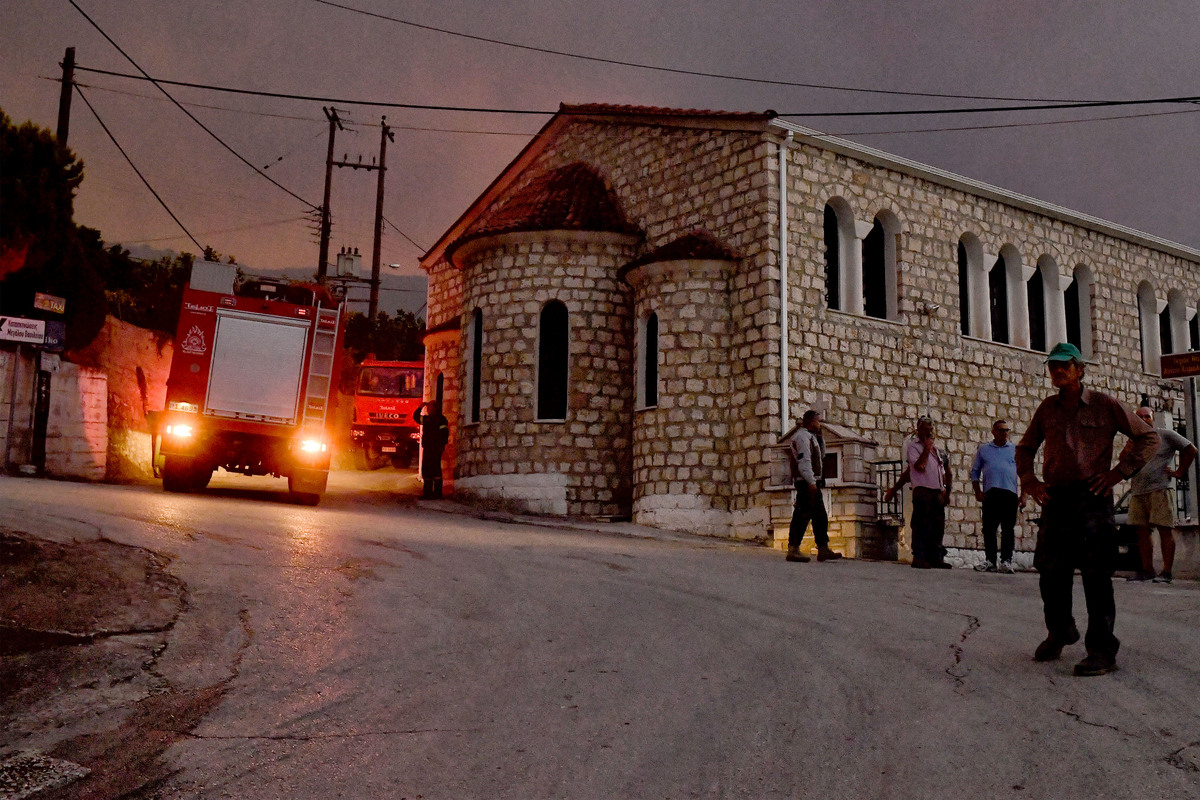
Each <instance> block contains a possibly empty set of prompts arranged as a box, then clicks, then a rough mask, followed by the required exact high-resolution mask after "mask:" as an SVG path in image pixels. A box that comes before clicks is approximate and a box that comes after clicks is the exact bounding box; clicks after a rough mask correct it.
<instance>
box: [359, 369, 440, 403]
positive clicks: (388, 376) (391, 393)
mask: <svg viewBox="0 0 1200 800" xmlns="http://www.w3.org/2000/svg"><path fill="white" fill-rule="evenodd" d="M424 392H425V376H424V373H423V372H422V371H421V370H419V369H398V368H396V367H363V369H362V372H361V373H359V376H358V394H360V395H366V396H368V397H421V396H422V395H423V394H424Z"/></svg>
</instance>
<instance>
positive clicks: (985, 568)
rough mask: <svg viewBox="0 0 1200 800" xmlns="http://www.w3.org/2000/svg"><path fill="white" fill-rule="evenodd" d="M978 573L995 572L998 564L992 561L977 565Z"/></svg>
mask: <svg viewBox="0 0 1200 800" xmlns="http://www.w3.org/2000/svg"><path fill="white" fill-rule="evenodd" d="M975 571H976V572H995V571H996V564H995V563H994V562H991V561H983V562H981V563H979V564H976V565H975Z"/></svg>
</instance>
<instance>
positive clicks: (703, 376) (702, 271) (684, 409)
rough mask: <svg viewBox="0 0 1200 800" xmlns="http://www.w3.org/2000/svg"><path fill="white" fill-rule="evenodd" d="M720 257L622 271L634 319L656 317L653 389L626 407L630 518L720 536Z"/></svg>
mask: <svg viewBox="0 0 1200 800" xmlns="http://www.w3.org/2000/svg"><path fill="white" fill-rule="evenodd" d="M733 268H734V264H733V263H732V262H730V261H713V260H703V261H691V260H689V261H667V262H658V263H651V264H646V265H643V266H639V267H637V268H635V269H633V270H631V271H630V272H629V273H628V274H627V276H626V280H627V281H628V282H629V283H630V284H631V285H632V286H633V287H634V319H635V320H636V321H637V324H638V325H643V324H644V321H645V319H646V318H647V317H648V316H649V315H650V313H651V312H653V313H654V314H655V315H656V318H657V321H658V347H657V351H656V352H655V353H654V354H653V356H654V357H655V358H656V359H657V362H658V387H659V394H658V398H657V400H656V402H655V403H654V404H653V405H652V406H651V407H647V408H643V409H639V410H638V411H637V412H636V424H635V425H634V428H633V487H634V503H633V510H634V519H636V520H637V521H638V522H639V523H640V524H644V525H653V526H658V527H664V528H678V529H683V530H689V531H693V532H696V533H707V534H719V535H728V533H729V529H730V523H731V520H730V518H729V505H730V499H731V498H730V484H729V394H730V372H731V364H730V355H729V341H730V304H729V274H730V272H731V270H732V269H733Z"/></svg>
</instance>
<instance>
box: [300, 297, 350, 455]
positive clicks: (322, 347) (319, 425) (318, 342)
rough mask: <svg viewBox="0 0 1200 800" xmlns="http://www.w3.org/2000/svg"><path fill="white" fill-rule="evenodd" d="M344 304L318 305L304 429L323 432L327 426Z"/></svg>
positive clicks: (306, 394)
mask: <svg viewBox="0 0 1200 800" xmlns="http://www.w3.org/2000/svg"><path fill="white" fill-rule="evenodd" d="M341 318H342V312H341V306H338V307H337V308H318V309H317V329H316V331H315V332H314V334H313V345H312V359H311V361H310V364H309V370H308V388H307V389H306V390H305V396H304V429H305V430H306V431H309V432H310V433H314V434H316V433H320V432H321V431H322V430H323V429H324V428H325V414H326V412H327V408H326V406H327V405H328V402H329V389H330V382H331V381H332V380H333V364H334V356H335V355H336V353H335V352H334V350H335V348H336V347H337V335H338V325H339V324H340V322H341Z"/></svg>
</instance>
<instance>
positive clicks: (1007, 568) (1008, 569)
mask: <svg viewBox="0 0 1200 800" xmlns="http://www.w3.org/2000/svg"><path fill="white" fill-rule="evenodd" d="M1000 571H1001V572H1002V573H1004V574H1005V575H1012V574H1013V573H1015V572H1016V570H1015V569H1013V565H1012V562H1011V561H1001V562H1000Z"/></svg>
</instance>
